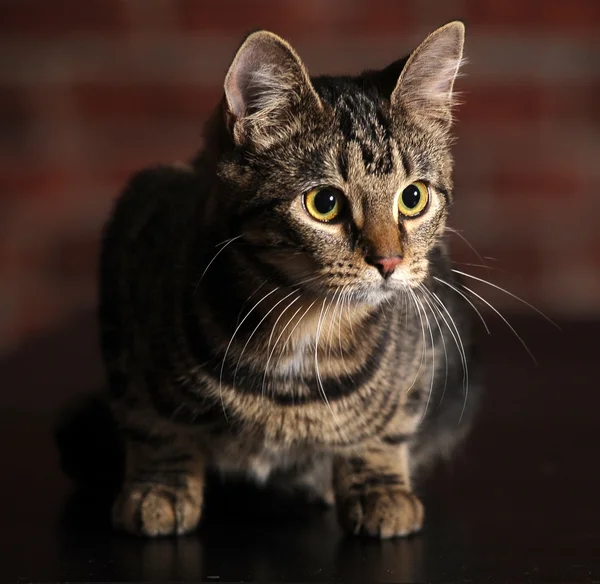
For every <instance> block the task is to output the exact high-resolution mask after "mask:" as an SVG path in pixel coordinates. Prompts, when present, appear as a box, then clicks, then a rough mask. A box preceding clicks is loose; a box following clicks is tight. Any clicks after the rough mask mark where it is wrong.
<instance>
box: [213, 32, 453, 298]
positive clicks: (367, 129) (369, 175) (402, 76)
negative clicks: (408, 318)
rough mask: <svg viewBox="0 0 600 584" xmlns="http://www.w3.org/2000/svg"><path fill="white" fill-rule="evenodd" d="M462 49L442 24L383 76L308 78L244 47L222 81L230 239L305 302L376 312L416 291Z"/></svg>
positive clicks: (434, 230)
mask: <svg viewBox="0 0 600 584" xmlns="http://www.w3.org/2000/svg"><path fill="white" fill-rule="evenodd" d="M463 42H464V26H463V25H462V23H460V22H452V23H450V24H447V25H446V26H444V27H442V28H440V29H438V30H436V31H435V32H434V33H433V34H431V35H430V36H429V37H428V38H427V39H426V40H425V41H424V42H423V43H422V44H421V45H420V46H419V47H418V48H417V49H416V50H415V51H414V52H413V53H412V54H411V55H410V56H409V57H407V58H404V59H401V60H399V61H396V62H395V63H393V64H392V65H390V66H389V67H387V68H385V69H384V70H382V71H374V72H366V73H363V74H362V75H360V76H357V77H316V78H313V79H311V78H310V77H309V76H308V73H307V71H306V69H305V67H304V65H303V64H302V62H301V61H300V58H299V57H298V55H297V54H296V53H295V52H294V50H293V49H292V48H291V47H290V45H289V44H288V43H286V42H285V41H284V40H282V39H280V38H279V37H277V36H276V35H274V34H272V33H269V32H266V31H260V32H256V33H253V34H251V35H250V36H248V37H247V38H246V40H245V41H244V43H243V44H242V46H241V47H240V49H239V50H238V52H237V54H236V56H235V58H234V60H233V63H232V64H231V67H230V69H229V71H228V73H227V76H226V79H225V99H224V102H223V112H224V124H225V126H226V128H227V133H228V136H229V141H230V148H228V149H227V150H226V151H225V152H224V153H223V155H222V157H221V161H220V170H219V174H220V176H221V178H222V179H223V181H224V183H225V188H224V191H225V192H224V193H222V194H221V197H223V198H225V199H226V202H225V204H226V206H227V207H228V214H230V215H231V223H230V225H235V229H233V230H232V232H231V233H230V234H229V235H231V236H232V237H235V236H237V235H240V236H241V237H240V243H243V244H245V247H246V249H247V250H249V253H252V254H253V255H254V257H255V260H256V261H259V262H262V263H263V264H266V265H267V266H268V269H270V270H274V271H275V272H276V273H277V274H278V275H279V276H281V279H283V280H285V281H286V282H289V283H290V284H297V285H300V286H301V287H302V288H305V289H307V290H310V291H312V292H313V293H316V294H324V293H327V294H332V293H334V292H335V291H338V292H339V293H340V294H341V290H342V288H343V291H344V293H348V294H349V296H350V297H351V298H353V299H354V300H356V301H358V300H364V301H368V302H375V303H377V302H379V301H381V300H383V299H384V298H385V297H386V296H388V295H389V294H392V293H397V291H398V290H400V289H402V288H403V287H416V286H418V285H419V284H420V283H421V282H423V280H424V279H425V277H426V275H427V273H428V266H429V261H430V259H429V258H430V257H431V255H432V253H431V252H432V250H433V249H434V248H435V247H436V245H438V243H439V240H440V237H441V235H442V233H443V230H444V225H445V220H446V216H447V212H448V207H449V204H450V200H451V189H452V180H451V172H452V159H451V155H450V144H451V134H450V126H451V121H452V120H451V118H452V106H453V102H454V94H453V84H454V80H455V77H456V75H457V72H458V69H459V66H460V64H461V59H462V52H463Z"/></svg>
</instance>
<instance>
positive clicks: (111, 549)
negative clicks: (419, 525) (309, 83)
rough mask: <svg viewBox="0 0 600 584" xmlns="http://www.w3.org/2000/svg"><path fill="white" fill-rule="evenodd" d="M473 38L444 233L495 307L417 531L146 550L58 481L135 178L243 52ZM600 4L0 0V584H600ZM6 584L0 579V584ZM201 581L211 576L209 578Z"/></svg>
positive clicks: (210, 533)
mask: <svg viewBox="0 0 600 584" xmlns="http://www.w3.org/2000/svg"><path fill="white" fill-rule="evenodd" d="M455 18H461V19H464V20H465V22H466V25H467V42H466V56H467V58H468V59H469V62H468V64H467V66H466V67H465V69H464V76H463V77H461V78H460V79H459V81H458V82H457V85H456V87H457V89H458V90H459V91H460V92H462V94H463V96H462V98H463V101H464V104H463V105H462V106H461V107H460V109H459V110H458V112H457V125H456V134H457V138H458V139H457V143H456V146H455V155H456V163H457V166H456V173H455V177H456V199H457V204H456V206H455V208H454V211H453V216H452V220H451V225H452V226H453V227H455V228H457V229H459V230H461V231H460V232H461V235H463V236H464V237H466V238H467V239H468V241H469V242H470V244H471V245H472V246H473V247H474V248H476V249H477V252H478V253H479V255H480V256H482V257H483V259H484V260H485V263H487V264H488V265H489V269H486V268H481V267H477V266H474V265H467V264H481V263H482V259H481V258H480V257H478V255H477V254H476V253H475V252H474V251H473V250H472V249H471V248H470V247H469V245H467V244H466V243H465V242H464V241H462V240H461V238H460V237H458V236H454V235H453V236H451V241H452V244H453V247H454V249H455V258H456V261H457V262H460V263H459V264H457V266H458V268H459V269H463V270H465V271H467V272H471V273H472V274H474V275H476V276H477V277H483V278H488V279H490V280H491V281H492V282H493V283H495V284H497V285H499V286H502V287H505V288H507V289H508V290H509V291H510V292H512V293H514V294H517V295H518V296H520V297H522V298H524V299H525V300H526V301H527V302H530V303H532V304H534V305H535V306H537V307H538V308H540V309H542V310H543V311H544V312H546V313H547V314H549V315H550V316H551V317H552V318H554V319H555V320H556V321H557V322H558V323H559V325H560V326H561V328H562V332H561V331H558V330H557V329H555V328H553V327H552V326H551V325H550V324H549V323H547V322H546V321H545V320H543V319H542V317H540V316H539V315H538V314H537V313H535V312H534V311H532V310H531V309H530V308H528V307H527V306H525V305H523V304H521V303H519V302H518V301H516V300H515V299H514V298H513V297H511V296H510V295H507V294H504V293H502V292H499V291H498V290H496V289H495V288H493V287H490V286H487V285H485V284H483V283H477V282H473V289H474V290H476V291H477V292H478V293H479V294H482V295H483V296H484V297H485V298H486V299H488V300H489V301H490V302H492V303H493V304H494V306H496V307H497V308H498V309H500V310H501V311H502V313H503V314H504V315H505V316H506V317H507V318H508V319H509V321H510V322H511V323H512V324H513V325H514V327H515V329H516V330H517V331H518V332H519V334H521V335H522V337H523V339H524V340H525V342H526V343H527V344H528V345H529V347H530V349H531V351H532V353H533V354H534V356H535V357H536V359H537V361H538V364H537V365H535V364H534V363H533V362H532V360H531V359H530V358H529V356H528V355H527V353H526V352H525V350H524V348H523V347H522V346H521V345H520V344H519V341H518V339H517V338H516V337H515V336H514V335H513V334H512V333H511V331H510V330H509V329H508V328H507V327H506V326H505V324H504V323H502V322H501V320H500V319H499V318H497V317H496V316H495V315H493V314H492V312H491V310H489V309H488V310H487V311H486V312H485V315H486V316H485V317H486V320H488V322H489V324H490V328H491V332H492V334H491V335H486V334H484V331H480V332H481V344H482V352H483V356H484V361H485V365H486V370H487V383H486V394H485V399H484V401H483V404H482V409H481V413H480V416H479V419H478V423H477V425H476V427H475V428H474V430H473V434H472V436H471V438H470V440H469V441H468V443H467V446H466V447H465V449H464V450H462V451H461V452H460V453H459V454H458V455H457V457H456V458H455V459H454V461H453V463H452V464H451V465H449V466H445V467H443V468H441V469H438V472H437V473H436V474H435V475H434V477H433V479H432V481H431V482H430V483H428V484H426V485H424V487H423V496H424V498H425V502H426V506H427V514H428V515H427V522H426V527H425V531H424V533H423V534H422V535H419V536H417V537H415V538H410V539H409V540H401V541H397V542H385V543H383V544H380V543H379V542H370V543H369V542H363V541H357V540H348V539H345V538H344V537H343V535H342V534H341V533H340V531H339V530H338V528H337V526H336V523H335V517H334V516H333V514H332V513H326V514H324V515H323V514H318V513H317V514H315V513H314V512H313V511H310V512H308V511H306V512H305V511H303V510H299V511H298V510H297V511H295V512H292V513H291V516H290V515H289V514H287V513H284V514H283V515H282V516H281V517H279V518H278V519H273V518H272V517H271V518H269V513H268V512H267V510H268V509H269V508H270V506H271V504H272V500H270V499H268V500H267V501H264V499H263V500H262V502H261V500H260V498H259V500H258V501H257V500H255V499H252V498H250V499H249V500H248V499H247V498H246V497H247V495H243V494H240V493H237V494H227V493H225V495H224V498H223V501H221V503H220V504H219V502H218V501H217V503H216V504H214V505H211V506H210V507H209V508H210V509H213V512H212V514H211V513H209V514H208V515H207V517H206V521H205V522H204V524H203V527H202V529H201V530H200V532H199V533H198V534H195V535H192V536H190V537H188V538H183V539H181V540H171V539H166V540H159V541H143V540H136V539H133V538H127V537H125V536H120V535H115V534H113V533H111V532H110V530H109V529H108V527H107V508H106V501H105V500H102V497H100V498H98V497H96V496H95V495H93V494H92V495H90V494H89V493H87V494H86V493H82V492H76V491H74V490H73V487H72V485H70V483H69V482H68V481H67V479H66V478H65V477H64V476H63V475H62V474H61V473H60V470H59V461H58V455H57V452H56V448H55V446H54V443H53V439H52V430H53V426H54V422H55V417H56V413H57V412H58V410H59V409H60V408H61V407H62V406H63V405H64V404H65V403H66V402H68V401H69V400H70V399H71V398H72V397H73V396H76V395H83V394H86V393H90V392H93V391H95V390H97V389H98V388H100V387H101V385H102V369H101V365H100V361H99V356H98V349H97V338H96V337H97V335H96V328H95V319H94V314H93V310H94V306H95V302H96V291H95V285H96V256H97V252H98V240H99V233H100V228H101V226H102V223H103V221H104V220H105V217H106V214H107V212H108V210H109V208H110V206H111V203H112V201H113V200H114V198H115V196H116V195H117V193H118V192H119V189H120V188H121V186H122V184H123V182H124V181H125V179H126V178H127V176H128V175H129V174H130V173H132V172H133V171H135V170H136V169H139V168H140V167H143V166H146V165H150V164H154V163H158V162H172V161H174V160H182V159H187V158H189V157H190V156H191V155H192V154H193V153H194V152H195V151H196V150H197V149H198V148H199V147H200V146H201V144H202V138H201V130H202V124H203V121H204V120H205V119H206V117H207V115H208V114H209V112H210V111H211V110H212V108H213V107H214V106H215V104H216V103H217V101H218V99H219V98H220V94H221V83H222V79H223V76H224V74H225V72H226V69H227V66H228V64H229V61H230V59H231V58H232V56H233V54H234V52H235V50H236V48H237V46H238V44H239V42H240V41H241V39H242V37H243V35H244V34H245V33H246V32H247V31H248V30H250V29H253V28H257V27H263V28H268V29H271V30H273V31H274V32H276V33H278V34H280V35H282V36H284V37H285V38H287V39H288V40H290V41H291V42H292V44H293V45H294V46H295V47H296V49H297V51H298V52H299V54H300V56H301V57H302V58H303V59H304V61H305V62H306V64H307V66H308V68H309V70H310V71H311V72H313V73H323V72H331V73H335V72H357V71H359V70H360V69H362V68H366V67H380V66H384V65H386V64H387V63H389V62H391V61H393V60H395V59H396V58H398V57H399V56H402V55H404V54H406V53H408V52H409V51H410V50H411V49H413V48H415V47H416V45H417V44H418V43H419V42H420V41H421V40H423V39H424V38H425V36H426V35H427V34H428V33H429V32H431V31H433V30H434V29H435V28H437V27H438V26H440V25H442V24H444V23H445V22H447V21H449V20H452V19H455ZM599 39H600V1H598V0H439V1H437V0H407V1H404V0H397V1H395V0H305V1H301V0H296V1H279V0H261V1H258V0H257V1H248V2H245V1H243V0H235V1H232V0H230V1H226V0H223V1H220V2H217V1H210V2H208V1H202V0H85V1H83V0H79V1H78V0H56V1H50V0H0V456H1V460H2V468H1V471H0V529H1V530H2V532H3V533H4V534H5V536H6V538H5V539H6V540H7V541H8V542H9V543H7V544H3V546H2V550H1V551H0V577H6V579H8V580H10V581H16V580H17V579H19V578H21V579H22V581H31V580H34V581H62V580H67V581H82V580H87V581H132V580H133V581H136V580H152V579H159V580H195V581H198V580H201V579H204V580H207V579H208V578H209V576H219V577H220V578H219V579H220V581H234V580H235V581H240V580H246V581H248V580H271V581H277V580H287V581H299V580H304V581H322V580H337V581H340V580H345V581H353V580H354V581H363V582H364V581H373V582H374V581H388V582H476V583H479V582H569V583H574V582H600V531H599V530H600V505H599V504H598V496H597V494H598V492H600V471H599V470H598V465H597V459H598V430H597V429H598V427H599V423H600V393H599V392H598V381H597V379H598V374H597V365H596V363H597V353H598V347H599V340H598V339H599V338H600V322H599V320H598V318H599V316H600V269H599V268H600V235H599V230H598V225H599V212H600V196H599V194H598V192H597V191H598V190H599V187H600V164H599V162H600V160H599V155H600V141H599V137H600V40H599ZM2 579H4V578H2ZM219 579H216V578H212V579H211V581H219Z"/></svg>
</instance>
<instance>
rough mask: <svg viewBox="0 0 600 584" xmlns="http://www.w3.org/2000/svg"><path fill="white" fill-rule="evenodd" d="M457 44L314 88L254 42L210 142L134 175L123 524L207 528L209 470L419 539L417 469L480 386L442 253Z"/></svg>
mask: <svg viewBox="0 0 600 584" xmlns="http://www.w3.org/2000/svg"><path fill="white" fill-rule="evenodd" d="M463 38H464V27H463V25H462V24H461V23H458V22H453V23H450V24H448V25H446V26H444V27H442V28H440V29H439V30H437V31H435V32H434V33H433V34H432V35H430V36H429V37H428V38H427V39H426V40H425V41H424V42H423V43H422V44H421V46H420V47H419V48H418V49H417V50H416V51H414V52H413V53H412V54H411V55H410V56H409V57H408V58H405V59H402V60H400V61H397V62H395V63H393V64H392V65H390V66H389V67H387V68H386V69H384V70H382V71H378V72H367V73H364V74H362V75H360V76H357V77H317V78H313V79H310V78H309V76H308V74H307V72H306V69H305V68H304V66H303V64H302V63H301V61H300V59H299V58H298V56H297V55H296V53H295V52H294V51H293V49H292V48H291V47H290V46H289V45H288V44H287V43H286V42H285V41H283V40H282V39H280V38H279V37H277V36H275V35H274V34H271V33H268V32H264V31H261V32H256V33H253V34H251V35H250V36H248V37H247V38H246V40H245V41H244V43H243V44H242V46H241V47H240V49H239V50H238V52H237V54H236V56H235V59H234V60H233V63H232V65H231V67H230V69H229V72H228V73H227V76H226V79H225V95H224V99H223V102H222V104H221V107H220V108H219V109H218V112H217V114H216V115H215V116H214V117H213V119H212V120H211V122H210V123H209V124H208V125H207V136H206V144H207V147H206V149H205V151H204V152H203V153H201V154H200V155H199V156H198V157H197V158H196V159H195V160H194V161H193V162H192V163H191V164H190V165H189V166H178V167H160V168H154V169H149V170H145V171H142V172H140V173H139V174H138V175H136V176H135V177H134V178H133V179H132V180H131V182H130V184H129V186H128V187H127V189H126V190H125V192H124V193H123V195H122V196H121V198H120V199H119V200H118V202H117V205H116V209H115V212H114V214H113V216H112V218H111V220H110V221H109V223H108V225H107V228H106V232H105V237H104V241H103V250H102V259H101V303H100V324H101V330H102V349H103V353H104V359H105V362H106V367H107V372H108V385H109V394H110V403H111V407H112V411H113V414H114V417H115V419H116V421H117V423H118V426H119V431H120V435H121V437H122V439H123V442H124V445H125V453H126V469H125V480H124V484H123V486H122V490H121V493H120V495H119V496H118V498H117V500H116V502H115V505H114V508H113V522H114V525H115V526H116V527H117V528H120V529H125V530H127V531H130V532H133V533H139V534H144V535H151V536H152V535H160V534H170V533H185V532H188V531H190V530H192V529H194V528H195V527H196V525H197V523H198V521H199V519H200V514H201V507H202V501H203V487H204V473H205V469H206V468H216V469H218V470H220V471H221V472H222V473H224V474H225V475H227V474H228V473H238V474H241V475H245V476H248V477H250V478H252V479H255V480H256V481H258V482H259V483H265V484H268V485H272V486H276V487H280V488H282V489H284V490H289V491H300V492H302V493H304V494H305V495H307V496H309V497H310V498H312V499H316V500H321V501H324V502H326V503H329V504H333V503H335V504H336V505H337V509H338V516H339V519H340V522H341V524H342V526H344V527H345V528H346V529H347V530H349V531H351V532H354V533H359V532H364V533H367V534H370V535H373V536H377V537H392V536H400V535H406V534H409V533H411V532H414V531H417V530H418V529H420V527H421V525H422V522H423V508H422V505H421V503H420V502H419V500H418V499H417V497H416V496H415V495H414V493H413V489H412V485H411V481H412V479H413V474H414V473H415V472H416V471H417V470H418V469H420V468H422V467H423V466H425V465H426V464H427V463H428V462H430V460H431V459H432V458H433V455H435V454H439V453H440V452H441V453H446V451H449V450H450V448H451V446H452V445H453V444H454V443H455V442H456V440H457V438H458V437H459V436H458V435H459V433H460V434H462V433H464V429H465V422H466V420H467V416H466V415H465V414H467V413H470V412H471V409H472V408H471V404H472V403H473V400H472V391H471V390H472V389H476V388H475V387H474V384H473V383H472V380H473V378H472V375H471V380H469V374H468V373H467V363H468V361H469V360H470V350H471V349H470V343H469V342H468V337H469V332H468V328H469V327H468V322H467V319H466V316H465V307H464V303H463V299H462V298H461V296H460V295H459V294H456V293H455V292H453V291H452V286H453V284H452V282H453V281H455V277H454V276H453V274H452V272H451V271H450V261H449V259H448V257H447V255H446V252H445V247H444V244H443V242H442V234H443V231H444V226H445V221H446V217H447V213H448V210H449V205H450V202H451V200H452V183H451V170H452V160H451V155H450V152H449V147H450V142H451V136H450V126H451V110H452V99H453V83H454V79H455V76H456V73H457V71H458V68H459V65H460V62H461V57H462V49H463ZM470 381H471V383H470ZM467 388H468V389H469V390H470V393H469V394H468V399H467V393H466V390H467ZM461 418H463V423H461V424H460V425H459V420H460V419H461Z"/></svg>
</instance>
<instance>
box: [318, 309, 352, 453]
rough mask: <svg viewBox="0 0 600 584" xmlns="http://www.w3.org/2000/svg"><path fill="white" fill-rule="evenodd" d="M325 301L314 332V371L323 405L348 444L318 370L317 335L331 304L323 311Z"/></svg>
mask: <svg viewBox="0 0 600 584" xmlns="http://www.w3.org/2000/svg"><path fill="white" fill-rule="evenodd" d="M326 301H327V299H326V298H325V300H323V306H322V307H321V314H320V315H319V320H318V322H317V332H316V338H315V373H316V376H317V385H318V387H319V390H320V392H321V395H322V396H323V401H324V402H325V405H326V406H327V408H328V409H329V411H330V412H331V417H332V418H333V421H334V423H335V425H336V426H337V428H338V430H339V432H340V435H341V436H342V437H343V438H344V440H346V442H348V444H350V440H348V437H347V436H346V434H345V433H344V431H343V430H342V427H341V426H340V424H339V422H338V419H337V417H336V415H335V412H334V411H333V408H332V407H331V404H330V403H329V400H328V399H327V393H326V392H325V387H324V386H323V380H322V379H321V372H320V371H319V356H318V355H319V337H320V334H321V326H322V323H323V319H324V318H325V316H327V311H328V310H329V308H330V307H331V304H332V302H331V303H330V304H329V306H328V307H327V309H325V311H324V310H323V309H324V308H325V302H326Z"/></svg>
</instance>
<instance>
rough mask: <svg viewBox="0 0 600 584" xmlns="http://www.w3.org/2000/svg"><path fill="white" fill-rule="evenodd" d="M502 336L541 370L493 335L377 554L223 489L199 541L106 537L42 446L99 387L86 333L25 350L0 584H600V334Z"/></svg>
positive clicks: (289, 512)
mask: <svg viewBox="0 0 600 584" xmlns="http://www.w3.org/2000/svg"><path fill="white" fill-rule="evenodd" d="M512 322H513V324H514V325H515V327H516V328H517V329H518V330H519V332H520V333H522V336H523V337H524V338H525V340H526V342H527V343H528V344H529V346H530V347H531V349H532V351H533V353H534V354H535V355H536V357H537V358H538V361H539V365H538V366H535V365H534V364H533V363H532V362H531V360H529V357H528V356H527V354H526V353H525V351H524V350H523V348H522V347H521V346H520V345H519V343H518V341H517V340H516V339H515V338H511V337H510V336H509V335H508V334H505V333H504V332H503V329H502V328H501V324H496V325H494V326H493V335H492V336H491V337H487V338H485V339H484V347H485V357H486V361H487V371H488V386H487V395H486V399H485V401H484V404H483V410H482V413H481V415H480V418H479V423H478V425H477V427H476V429H475V430H474V432H473V434H472V435H471V438H470V440H469V442H468V445H467V447H466V448H465V449H464V451H463V452H461V453H460V454H459V455H458V456H457V458H456V459H455V460H454V462H453V463H452V465H450V466H448V467H447V468H441V469H439V470H438V471H437V472H436V474H435V475H434V477H433V479H432V480H431V481H429V483H428V484H427V485H425V486H424V488H423V496H424V500H425V503H426V508H427V521H426V528H425V530H424V531H423V533H422V534H420V535H418V536H415V537H412V538H410V539H407V540H398V541H387V542H376V541H368V540H363V539H351V538H347V537H344V536H343V535H342V534H341V533H340V531H339V530H338V528H337V525H336V523H335V518H334V516H333V513H332V512H331V511H321V510H319V509H313V508H302V507H294V508H292V509H289V508H286V504H285V503H284V502H281V501H273V500H272V498H271V497H270V496H268V495H264V494H261V493H253V492H250V491H248V490H240V489H238V488H233V487H232V488H228V489H227V490H224V491H220V490H219V489H216V490H217V491H218V492H215V488H213V490H212V493H210V494H209V500H208V506H207V513H206V516H205V521H204V524H203V526H202V529H201V530H200V531H199V532H198V533H197V534H195V535H192V536H188V537H184V538H181V539H161V540H156V541H144V540H139V539H135V538H133V537H127V536H124V535H118V534H113V533H111V532H110V530H109V529H108V528H107V519H106V503H105V502H104V501H102V498H101V497H98V496H97V495H94V494H91V493H73V491H72V487H71V485H70V484H69V482H68V481H67V480H66V479H65V478H64V477H62V475H61V474H60V471H59V469H58V463H57V455H56V452H55V450H54V445H53V443H52V438H51V426H52V420H53V416H54V412H55V411H56V410H57V409H58V408H59V406H60V405H61V404H62V403H64V401H65V399H68V397H69V396H71V395H75V394H77V393H85V392H86V391H89V390H91V389H93V388H94V387H96V386H97V385H98V383H99V375H100V368H99V365H98V361H97V355H96V350H95V344H94V342H95V341H94V338H95V337H94V331H93V325H92V324H91V321H90V320H89V319H87V318H84V319H82V320H81V321H79V322H76V323H73V325H72V326H70V327H68V328H66V329H65V330H64V331H58V332H57V333H56V334H55V335H52V336H51V337H49V338H47V339H41V340H39V341H37V342H35V343H33V344H32V345H31V346H28V347H25V348H23V349H22V350H21V351H19V352H18V353H16V354H14V355H12V356H10V357H9V358H8V359H5V361H4V362H3V363H2V364H1V365H0V385H1V388H2V389H1V391H2V403H3V408H2V414H1V418H0V421H1V424H0V443H1V444H2V452H3V454H2V479H1V482H0V501H2V509H1V510H0V518H1V519H0V521H1V526H2V532H3V534H4V537H3V544H2V547H1V548H0V575H1V576H2V580H5V579H6V580H12V581H16V580H18V579H22V580H24V581H29V580H33V581H139V580H146V581H148V580H160V581H165V580H170V581H174V580H205V581H212V582H219V581H221V582H223V581H242V580H244V581H251V580H257V581H314V582H319V581H328V580H334V581H362V582H475V583H479V582H595V581H597V582H600V471H599V469H598V467H599V462H598V461H599V460H600V439H599V431H598V422H599V421H600V392H599V391H598V390H599V384H598V373H597V369H598V367H599V366H598V365H596V363H597V355H598V349H599V348H600V343H599V340H598V339H599V333H600V324H598V323H564V324H562V323H561V326H562V327H563V332H562V333H559V332H558V331H556V330H555V329H553V328H552V327H551V326H550V325H548V324H547V323H545V322H544V321H542V320H541V319H534V320H531V319H527V320H524V319H519V318H515V319H512Z"/></svg>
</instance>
